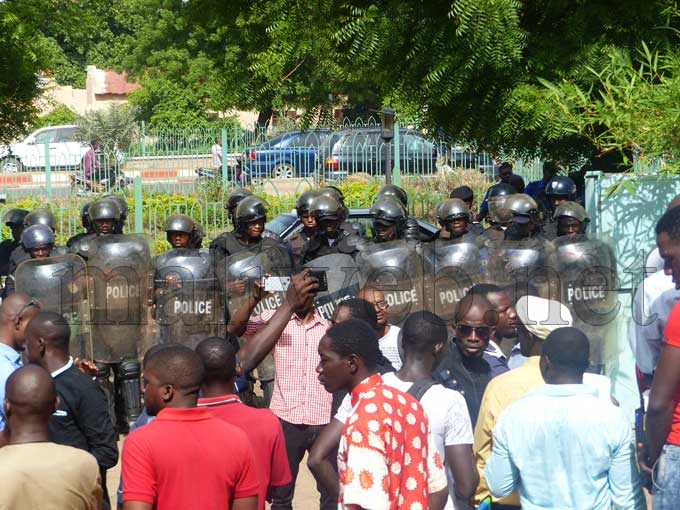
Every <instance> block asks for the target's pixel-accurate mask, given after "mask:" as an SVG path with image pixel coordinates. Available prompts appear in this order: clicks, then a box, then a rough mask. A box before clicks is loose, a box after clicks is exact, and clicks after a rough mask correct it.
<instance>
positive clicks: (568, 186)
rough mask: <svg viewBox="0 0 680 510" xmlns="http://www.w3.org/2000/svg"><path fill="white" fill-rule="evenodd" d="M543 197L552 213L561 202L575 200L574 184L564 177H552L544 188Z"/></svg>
mask: <svg viewBox="0 0 680 510" xmlns="http://www.w3.org/2000/svg"><path fill="white" fill-rule="evenodd" d="M545 196H546V197H548V200H549V202H550V208H551V210H552V211H554V210H555V209H557V206H559V205H560V204H561V203H562V202H566V201H572V202H573V201H574V200H576V183H575V182H574V181H573V180H572V179H571V178H570V177H567V176H565V175H558V176H556V177H553V178H552V179H550V182H548V184H547V185H546V187H545Z"/></svg>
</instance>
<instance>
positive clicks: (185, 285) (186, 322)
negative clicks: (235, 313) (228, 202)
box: [154, 248, 226, 349]
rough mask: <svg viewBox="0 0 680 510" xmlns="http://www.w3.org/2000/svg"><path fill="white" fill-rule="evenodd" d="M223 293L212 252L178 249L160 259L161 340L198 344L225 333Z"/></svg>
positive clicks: (156, 286)
mask: <svg viewBox="0 0 680 510" xmlns="http://www.w3.org/2000/svg"><path fill="white" fill-rule="evenodd" d="M221 295H222V293H221V292H220V290H219V287H218V285H217V278H216V276H215V272H214V268H213V265H212V263H211V258H210V253H209V252H208V250H203V249H190V248H186V249H175V250H172V251H169V252H166V253H164V254H162V255H160V256H159V257H158V258H157V259H156V272H155V275H154V297H155V301H156V320H157V321H158V327H159V330H160V342H161V343H178V344H183V345H186V346H188V347H190V348H192V349H193V348H195V347H196V345H198V343H200V342H201V341H202V340H203V339H205V338H207V337H210V336H225V334H226V327H225V324H224V313H223V306H224V305H223V302H222V300H221Z"/></svg>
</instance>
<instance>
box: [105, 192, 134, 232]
mask: <svg viewBox="0 0 680 510" xmlns="http://www.w3.org/2000/svg"><path fill="white" fill-rule="evenodd" d="M102 198H106V199H108V200H112V201H114V202H115V203H116V205H117V206H118V209H120V219H119V220H118V221H117V222H116V228H115V232H114V233H116V234H122V233H123V228H124V227H125V222H126V221H127V216H128V205H127V201H126V200H125V199H124V198H121V197H119V196H118V195H113V194H108V195H104V196H103V197H102Z"/></svg>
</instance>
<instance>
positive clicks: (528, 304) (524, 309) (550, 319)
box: [515, 296, 573, 339]
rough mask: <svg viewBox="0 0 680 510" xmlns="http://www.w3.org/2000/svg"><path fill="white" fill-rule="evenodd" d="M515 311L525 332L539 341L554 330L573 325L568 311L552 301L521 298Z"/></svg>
mask: <svg viewBox="0 0 680 510" xmlns="http://www.w3.org/2000/svg"><path fill="white" fill-rule="evenodd" d="M515 309H516V310H517V316H518V317H519V319H520V320H521V321H522V324H523V325H524V327H525V328H526V329H527V331H529V333H531V334H532V335H535V336H537V337H538V338H541V339H545V338H546V337H547V336H548V335H549V334H550V333H552V332H553V331H555V330H556V329H559V328H565V327H568V326H571V325H572V323H573V319H572V316H571V312H570V311H569V309H568V308H567V307H566V306H564V305H563V304H562V303H560V302H559V301H554V300H552V299H543V298H540V297H536V296H522V297H521V298H519V300H518V301H517V305H516V306H515Z"/></svg>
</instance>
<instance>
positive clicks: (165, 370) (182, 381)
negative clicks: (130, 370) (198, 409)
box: [144, 344, 205, 394]
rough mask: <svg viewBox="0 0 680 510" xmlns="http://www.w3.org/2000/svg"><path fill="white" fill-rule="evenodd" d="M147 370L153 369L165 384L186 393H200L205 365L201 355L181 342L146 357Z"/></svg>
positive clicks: (145, 367) (145, 366)
mask: <svg viewBox="0 0 680 510" xmlns="http://www.w3.org/2000/svg"><path fill="white" fill-rule="evenodd" d="M144 369H145V370H152V371H153V372H154V374H155V375H156V376H157V377H158V378H159V379H160V380H161V383H163V384H171V385H172V386H174V387H175V389H177V390H180V391H183V392H184V393H186V394H190V393H196V394H197V393H198V390H199V388H200V387H201V383H202V382H203V378H204V377H205V367H204V366H203V361H202V360H201V358H200V356H199V355H198V354H196V353H195V352H194V351H193V350H191V349H189V348H188V347H185V346H183V345H179V344H170V345H168V346H167V347H164V348H163V349H159V350H157V351H155V352H153V353H152V354H151V355H150V356H147V357H146V364H145V365H144Z"/></svg>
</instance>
